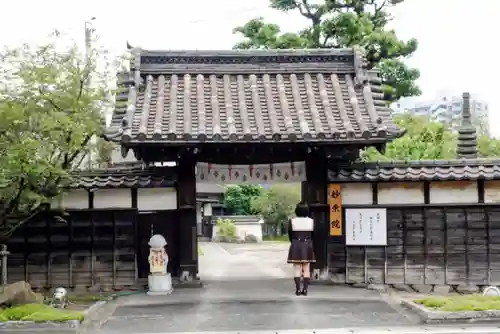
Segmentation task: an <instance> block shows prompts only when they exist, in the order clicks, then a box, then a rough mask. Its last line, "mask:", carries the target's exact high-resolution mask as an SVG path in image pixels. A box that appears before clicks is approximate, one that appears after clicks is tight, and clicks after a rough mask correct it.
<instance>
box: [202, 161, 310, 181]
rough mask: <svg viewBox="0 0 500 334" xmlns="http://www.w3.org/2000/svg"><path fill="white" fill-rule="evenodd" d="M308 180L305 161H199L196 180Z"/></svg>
mask: <svg viewBox="0 0 500 334" xmlns="http://www.w3.org/2000/svg"><path fill="white" fill-rule="evenodd" d="M305 180H306V165H305V162H303V161H297V162H286V163H277V164H259V165H217V164H211V163H203V162H199V163H198V164H197V165H196V181H197V182H208V183H218V184H241V183H252V184H268V183H284V182H293V183H296V182H302V181H305Z"/></svg>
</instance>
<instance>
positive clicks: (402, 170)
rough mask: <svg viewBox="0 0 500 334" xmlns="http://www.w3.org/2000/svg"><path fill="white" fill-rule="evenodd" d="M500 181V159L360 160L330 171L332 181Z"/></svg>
mask: <svg viewBox="0 0 500 334" xmlns="http://www.w3.org/2000/svg"><path fill="white" fill-rule="evenodd" d="M481 179H482V180H499V179H500V160H491V159H475V160H465V159H463V160H450V161H445V160H420V161H393V162H371V163H357V164H352V165H349V166H346V167H342V168H339V169H336V170H329V171H328V180H329V181H330V182H382V181H405V182H407V181H458V180H471V181H474V180H481Z"/></svg>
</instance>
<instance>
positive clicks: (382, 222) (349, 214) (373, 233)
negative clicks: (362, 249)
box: [345, 209, 387, 246]
mask: <svg viewBox="0 0 500 334" xmlns="http://www.w3.org/2000/svg"><path fill="white" fill-rule="evenodd" d="M345 225H346V245H350V246H387V211H386V209H346V213H345Z"/></svg>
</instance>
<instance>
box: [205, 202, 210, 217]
mask: <svg viewBox="0 0 500 334" xmlns="http://www.w3.org/2000/svg"><path fill="white" fill-rule="evenodd" d="M203 215H204V216H205V217H208V216H211V215H212V203H205V204H203Z"/></svg>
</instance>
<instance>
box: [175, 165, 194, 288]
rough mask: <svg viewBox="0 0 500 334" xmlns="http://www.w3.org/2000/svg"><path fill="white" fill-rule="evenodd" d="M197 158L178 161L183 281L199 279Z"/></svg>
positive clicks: (178, 201)
mask: <svg viewBox="0 0 500 334" xmlns="http://www.w3.org/2000/svg"><path fill="white" fill-rule="evenodd" d="M195 168H196V160H195V159H194V157H191V156H188V157H182V158H181V159H180V160H179V161H178V162H177V170H178V174H177V175H178V180H177V182H178V184H177V208H178V210H179V218H178V224H179V228H178V231H179V243H178V245H179V258H180V268H179V271H180V272H179V276H180V278H181V281H192V280H194V279H197V274H198V239H197V226H196V171H195Z"/></svg>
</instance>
